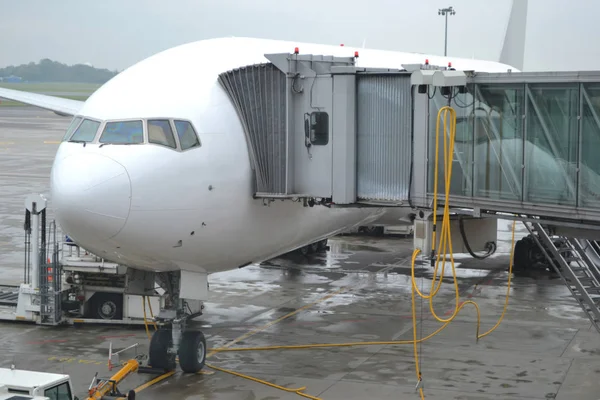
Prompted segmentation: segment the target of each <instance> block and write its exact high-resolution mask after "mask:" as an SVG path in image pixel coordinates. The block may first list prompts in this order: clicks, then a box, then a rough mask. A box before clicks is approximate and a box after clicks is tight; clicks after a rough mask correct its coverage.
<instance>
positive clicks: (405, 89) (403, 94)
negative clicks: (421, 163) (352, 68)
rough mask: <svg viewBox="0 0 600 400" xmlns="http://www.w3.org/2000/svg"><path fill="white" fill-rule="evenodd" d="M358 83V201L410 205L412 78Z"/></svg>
mask: <svg viewBox="0 0 600 400" xmlns="http://www.w3.org/2000/svg"><path fill="white" fill-rule="evenodd" d="M357 81H358V84H357V116H358V117H357V146H356V148H357V151H356V157H357V197H358V199H360V200H384V201H406V200H407V199H408V187H409V184H410V173H411V171H410V167H411V164H412V138H411V137H412V99H411V84H410V75H408V74H405V75H364V76H359V79H358V80H357Z"/></svg>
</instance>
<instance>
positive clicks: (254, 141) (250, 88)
mask: <svg viewBox="0 0 600 400" xmlns="http://www.w3.org/2000/svg"><path fill="white" fill-rule="evenodd" d="M219 82H220V83H221V84H222V85H223V87H224V88H225V90H226V92H227V94H228V95H229V97H230V98H231V101H232V102H233V104H234V105H235V108H236V111H237V113H238V115H239V117H240V120H241V121H242V124H243V127H244V132H245V134H246V142H247V143H248V148H249V150H250V157H251V161H252V165H253V167H254V170H255V175H256V188H255V189H256V190H255V191H256V192H266V193H285V190H286V176H285V172H286V147H287V143H286V141H287V134H286V123H287V116H286V77H285V74H284V73H283V72H281V71H280V70H279V69H277V68H276V67H275V66H274V65H273V64H272V63H266V64H256V65H250V66H246V67H242V68H238V69H234V70H231V71H227V72H224V73H222V74H220V75H219Z"/></svg>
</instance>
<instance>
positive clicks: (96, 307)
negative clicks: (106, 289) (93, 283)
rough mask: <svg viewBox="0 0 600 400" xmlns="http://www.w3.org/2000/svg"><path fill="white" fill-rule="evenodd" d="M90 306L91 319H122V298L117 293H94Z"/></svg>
mask: <svg viewBox="0 0 600 400" xmlns="http://www.w3.org/2000/svg"><path fill="white" fill-rule="evenodd" d="M90 305H91V312H92V316H93V318H98V319H106V320H111V319H122V318H123V296H122V295H119V294H117V293H96V294H95V295H94V298H93V300H92V302H91V304H90Z"/></svg>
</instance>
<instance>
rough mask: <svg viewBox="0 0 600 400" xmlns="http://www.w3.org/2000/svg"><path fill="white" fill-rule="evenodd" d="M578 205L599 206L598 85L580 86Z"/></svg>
mask: <svg viewBox="0 0 600 400" xmlns="http://www.w3.org/2000/svg"><path fill="white" fill-rule="evenodd" d="M581 101H582V104H581V107H582V120H581V155H580V157H581V158H580V164H579V168H580V171H579V199H580V200H579V205H580V206H581V207H600V156H599V155H598V154H599V152H598V150H599V149H600V85H599V84H583V85H582V86H581Z"/></svg>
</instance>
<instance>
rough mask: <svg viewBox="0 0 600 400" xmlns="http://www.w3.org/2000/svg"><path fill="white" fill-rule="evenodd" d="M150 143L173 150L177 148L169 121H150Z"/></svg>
mask: <svg viewBox="0 0 600 400" xmlns="http://www.w3.org/2000/svg"><path fill="white" fill-rule="evenodd" d="M148 142H149V143H153V144H159V145H162V146H166V147H171V148H173V149H175V148H177V143H176V142H175V136H173V130H172V129H171V123H170V122H169V120H167V119H160V120H158V119H155V120H149V121H148Z"/></svg>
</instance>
